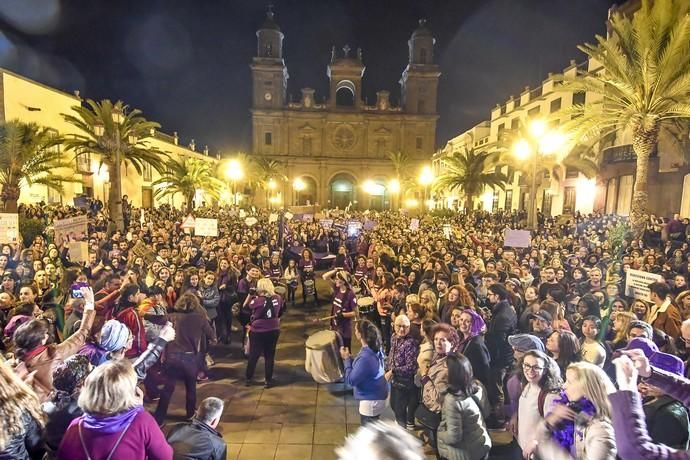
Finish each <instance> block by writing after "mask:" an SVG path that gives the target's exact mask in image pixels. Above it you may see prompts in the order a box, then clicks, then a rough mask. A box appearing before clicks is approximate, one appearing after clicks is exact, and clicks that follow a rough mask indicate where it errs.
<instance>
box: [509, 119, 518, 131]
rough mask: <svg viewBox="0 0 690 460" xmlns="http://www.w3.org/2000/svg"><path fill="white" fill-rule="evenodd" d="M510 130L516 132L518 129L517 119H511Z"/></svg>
mask: <svg viewBox="0 0 690 460" xmlns="http://www.w3.org/2000/svg"><path fill="white" fill-rule="evenodd" d="M510 129H512V130H514V131H517V130H518V129H520V119H519V118H513V121H511V122H510Z"/></svg>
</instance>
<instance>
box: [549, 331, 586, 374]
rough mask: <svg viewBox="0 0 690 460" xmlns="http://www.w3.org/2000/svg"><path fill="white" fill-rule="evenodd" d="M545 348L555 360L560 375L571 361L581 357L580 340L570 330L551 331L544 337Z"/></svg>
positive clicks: (576, 360)
mask: <svg viewBox="0 0 690 460" xmlns="http://www.w3.org/2000/svg"><path fill="white" fill-rule="evenodd" d="M546 350H547V351H548V352H549V354H550V355H551V357H552V358H553V359H554V360H555V361H556V363H557V364H558V367H559V368H560V370H561V376H564V375H565V370H566V369H567V368H568V366H570V364H572V363H576V362H578V361H580V360H581V359H582V357H581V356H580V341H579V340H578V339H577V337H576V336H575V334H573V333H572V332H570V331H553V332H552V333H551V335H549V337H548V338H547V339H546Z"/></svg>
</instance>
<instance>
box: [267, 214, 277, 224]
mask: <svg viewBox="0 0 690 460" xmlns="http://www.w3.org/2000/svg"><path fill="white" fill-rule="evenodd" d="M276 222H278V214H277V213H275V212H273V213H271V215H269V216H268V223H269V224H275V223H276Z"/></svg>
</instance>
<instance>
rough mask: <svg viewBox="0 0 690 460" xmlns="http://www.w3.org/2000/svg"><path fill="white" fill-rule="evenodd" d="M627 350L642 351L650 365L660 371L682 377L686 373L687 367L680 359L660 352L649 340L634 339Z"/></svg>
mask: <svg viewBox="0 0 690 460" xmlns="http://www.w3.org/2000/svg"><path fill="white" fill-rule="evenodd" d="M625 349H626V350H633V349H637V350H642V353H644V355H645V356H646V357H647V359H649V364H651V365H652V366H654V367H656V368H658V369H661V370H663V371H666V372H670V373H672V374H676V375H681V376H682V375H684V373H685V365H684V364H683V361H682V360H681V359H680V358H679V357H677V356H675V355H671V354H668V353H664V352H662V351H659V347H657V346H656V344H655V343H654V342H652V341H651V340H649V339H644V338H636V339H632V340H631V341H630V342H628V346H627V347H625Z"/></svg>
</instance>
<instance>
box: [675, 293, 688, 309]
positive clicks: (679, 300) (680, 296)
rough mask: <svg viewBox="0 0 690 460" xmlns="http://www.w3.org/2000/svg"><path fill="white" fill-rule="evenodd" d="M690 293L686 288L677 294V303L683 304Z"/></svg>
mask: <svg viewBox="0 0 690 460" xmlns="http://www.w3.org/2000/svg"><path fill="white" fill-rule="evenodd" d="M689 295H690V290H685V291H683V292H681V293H680V294H678V296H676V305H681V306H682V305H683V299H685V298H686V297H687V296H689Z"/></svg>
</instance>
